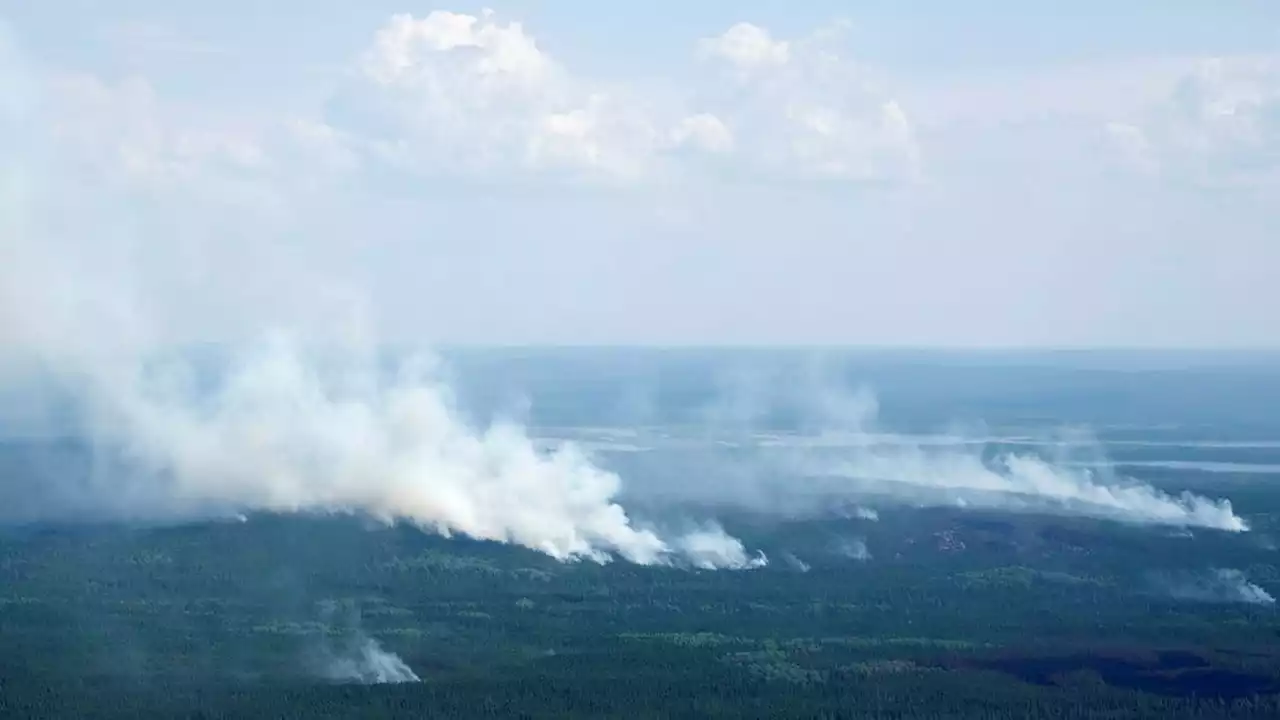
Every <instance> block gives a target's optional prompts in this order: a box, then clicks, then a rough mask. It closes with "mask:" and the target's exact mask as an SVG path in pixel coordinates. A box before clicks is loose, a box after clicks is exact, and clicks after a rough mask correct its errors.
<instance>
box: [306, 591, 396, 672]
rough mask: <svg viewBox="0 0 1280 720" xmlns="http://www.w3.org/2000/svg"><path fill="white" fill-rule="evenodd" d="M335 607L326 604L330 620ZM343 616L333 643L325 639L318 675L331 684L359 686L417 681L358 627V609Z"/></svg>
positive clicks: (349, 608)
mask: <svg viewBox="0 0 1280 720" xmlns="http://www.w3.org/2000/svg"><path fill="white" fill-rule="evenodd" d="M337 610H338V606H337V604H335V603H327V604H326V606H325V607H324V615H325V617H326V619H327V620H330V621H332V620H333V616H334V614H335V613H336V612H337ZM346 610H347V613H346V615H347V617H346V618H345V620H344V622H343V623H342V624H341V626H340V627H339V628H338V629H339V639H338V640H337V642H336V646H335V643H334V642H333V641H331V640H330V639H328V638H327V637H326V639H325V642H324V645H323V647H322V648H321V651H320V657H319V658H318V660H319V663H320V668H319V671H320V674H321V675H323V676H324V677H325V678H327V679H329V680H333V681H335V682H355V683H360V684H362V685H376V684H382V683H406V682H421V678H419V677H418V675H417V674H416V673H414V672H413V670H412V669H411V668H410V667H409V666H408V665H407V664H406V663H405V662H404V661H403V660H401V659H400V657H399V656H398V655H396V654H395V653H390V652H387V651H386V650H383V649H382V646H381V645H380V644H379V643H378V641H377V640H375V639H373V638H371V637H369V636H368V635H366V634H365V632H364V630H363V629H361V627H360V616H359V609H358V608H357V607H354V606H349V607H347V608H346Z"/></svg>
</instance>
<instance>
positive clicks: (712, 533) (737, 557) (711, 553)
mask: <svg viewBox="0 0 1280 720" xmlns="http://www.w3.org/2000/svg"><path fill="white" fill-rule="evenodd" d="M677 547H678V549H679V550H680V552H681V553H682V554H683V555H684V557H685V558H687V559H688V561H689V562H690V563H692V564H693V566H694V567H696V568H700V569H703V570H714V569H717V568H731V569H735V570H745V569H751V568H759V567H764V566H765V565H767V564H768V559H767V558H766V557H765V555H764V553H758V554H757V555H756V556H755V557H749V556H748V555H747V551H746V548H745V547H743V545H742V542H741V541H739V540H738V539H736V538H734V537H731V536H729V535H727V534H726V533H725V531H724V529H723V528H721V527H720V526H719V525H716V524H714V523H709V524H707V525H706V526H704V527H703V528H701V529H699V530H695V531H694V532H691V533H689V534H687V535H685V536H684V537H682V538H680V539H679V541H678V546H677Z"/></svg>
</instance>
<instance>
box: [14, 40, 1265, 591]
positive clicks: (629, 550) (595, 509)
mask: <svg viewBox="0 0 1280 720" xmlns="http://www.w3.org/2000/svg"><path fill="white" fill-rule="evenodd" d="M0 79H3V82H4V84H3V87H4V88H5V90H6V92H4V93H0V138H2V139H0V143H3V144H2V145H0V151H3V152H2V153H0V155H2V157H0V213H2V215H0V216H2V217H3V218H4V225H3V227H0V251H2V252H0V257H3V262H2V263H0V347H3V348H4V350H5V351H6V353H7V356H6V357H5V358H3V360H4V361H6V362H15V363H16V365H13V366H10V368H12V367H18V366H21V367H22V368H24V372H25V373H26V374H24V375H23V376H22V378H21V379H22V381H23V382H25V381H26V380H27V379H28V378H29V377H30V371H31V369H32V368H36V369H38V370H39V373H40V374H41V375H42V376H44V377H47V378H52V384H53V385H55V386H56V387H58V388H59V390H60V391H61V392H64V393H68V394H70V395H71V396H72V397H73V398H74V403H73V405H74V406H75V408H76V413H75V420H76V423H77V426H76V428H75V429H76V430H77V431H78V432H79V434H80V435H81V436H83V437H85V438H87V440H88V442H89V443H90V445H91V450H92V461H91V462H89V463H87V466H86V468H85V472H84V473H83V475H82V476H81V477H80V478H79V479H78V480H76V481H75V482H72V481H71V480H68V479H66V478H63V477H62V476H61V475H59V476H58V477H55V478H50V477H41V478H40V483H39V484H38V487H37V488H25V487H23V488H14V489H12V492H6V493H5V495H6V498H7V496H9V495H12V496H14V497H22V498H23V499H24V502H25V503H26V505H25V506H24V507H25V508H26V511H27V513H28V515H29V516H32V517H39V516H41V515H42V514H53V513H58V512H60V513H63V514H67V511H68V509H70V511H71V513H70V514H72V515H74V514H76V513H79V512H89V511H90V510H92V511H93V512H97V513H100V514H113V515H115V516H118V517H151V516H167V517H174V516H178V517H182V516H191V515H201V514H206V515H207V514H218V515H224V516H234V515H235V514H237V513H243V512H248V511H274V512H352V513H361V514H365V515H370V516H374V517H377V518H381V519H383V520H386V521H407V522H412V523H415V524H417V525H419V526H421V527H423V528H426V529H429V530H433V531H436V532H440V533H443V534H446V535H448V534H455V533H456V534H462V535H467V536H471V537H475V538H480V539H486V540H494V541H499V542H507V543H514V544H518V545H521V546H524V547H528V548H532V549H534V550H537V551H539V552H543V553H546V554H548V555H550V556H552V557H555V558H560V559H564V560H571V559H588V560H595V561H601V562H603V561H607V560H608V559H610V558H613V557H621V558H624V559H626V560H629V561H632V562H636V563H641V564H684V565H692V566H695V567H699V568H724V567H729V568H750V567H758V566H759V565H762V564H764V562H765V558H764V556H763V555H754V556H753V555H752V554H751V553H749V552H748V551H747V549H746V548H745V547H744V546H743V544H742V543H741V542H740V541H738V540H737V539H736V538H733V537H731V536H729V535H728V534H726V533H725V532H724V531H723V530H722V529H721V528H720V527H719V526H718V525H715V524H708V525H705V526H701V527H699V528H697V529H695V530H694V531H693V532H690V533H686V534H683V535H680V534H676V535H670V534H663V533H659V532H657V531H655V530H653V529H649V528H646V527H644V526H642V525H640V524H638V523H637V522H636V520H635V518H633V517H632V515H631V514H629V513H628V511H627V510H626V509H625V508H624V507H623V505H622V504H621V502H620V499H621V498H622V497H624V496H625V493H626V492H627V491H631V490H633V488H632V487H630V486H628V487H626V488H624V487H623V485H622V481H621V479H620V477H619V475H618V474H615V473H614V472H610V471H608V470H605V469H603V468H602V467H601V466H599V465H598V464H596V463H594V462H593V461H592V459H591V458H590V457H589V456H588V455H587V454H586V453H585V452H584V451H583V450H581V449H580V448H579V447H577V446H576V445H574V444H572V443H555V444H553V445H552V446H551V447H541V446H539V445H538V444H537V443H535V442H534V441H533V440H531V439H530V437H529V435H528V433H527V432H526V431H525V429H524V428H523V427H521V426H520V425H519V424H517V423H513V422H497V423H492V424H488V425H477V424H474V423H471V422H467V421H465V419H464V418H463V416H462V414H461V413H460V411H459V408H458V406H457V404H456V403H455V401H454V400H453V398H452V395H451V393H450V392H449V388H448V386H447V384H445V383H444V382H443V381H442V380H441V379H440V377H439V376H438V374H437V373H436V366H435V365H434V364H433V363H431V362H430V361H429V360H424V359H422V358H421V357H420V358H418V359H408V360H404V359H403V358H402V362H400V363H398V364H397V366H395V367H393V368H390V369H389V368H388V367H386V365H385V363H384V362H383V359H382V358H381V357H380V353H379V348H380V345H379V342H378V339H377V338H378V333H377V328H376V327H375V325H376V323H375V322H374V321H373V320H371V318H372V317H375V316H376V315H377V313H376V312H372V311H371V309H370V308H369V307H368V306H369V304H370V303H371V302H372V301H371V300H370V293H367V292H365V290H366V289H367V288H368V287H369V286H370V285H371V284H372V283H373V281H372V280H370V279H364V280H362V279H361V278H360V277H359V276H358V274H356V273H354V272H353V271H350V270H348V268H350V267H352V266H354V265H358V263H355V262H354V261H353V258H352V257H351V256H350V255H348V254H344V253H346V252H348V250H347V249H337V250H335V249H332V248H330V249H327V250H326V249H325V248H321V247H318V246H314V245H311V244H308V243H307V242H306V239H305V237H303V238H302V239H301V240H300V239H298V233H293V234H290V233H288V232H284V231H282V230H279V229H278V228H279V225H280V224H281V223H280V221H279V218H278V215H272V218H271V221H270V222H266V221H264V222H261V223H257V222H251V221H250V220H252V219H247V220H246V221H245V222H244V223H243V224H237V223H235V222H229V223H228V225H227V226H226V227H219V228H215V229H209V228H193V227H191V226H190V224H189V223H186V222H184V220H183V218H184V217H185V213H184V212H183V210H184V208H185V205H184V204H183V203H185V202H189V201H187V200H184V201H182V202H177V201H174V200H172V198H170V197H169V196H167V195H163V194H157V195H147V196H141V197H140V196H138V195H137V194H136V193H130V192H128V191H127V190H122V189H120V188H118V187H116V186H112V185H104V184H102V183H98V182H93V181H89V180H86V178H85V177H84V176H83V175H82V174H79V173H78V171H77V170H76V169H75V168H76V165H75V163H69V162H67V161H66V158H65V157H63V156H62V155H61V154H60V153H59V151H58V146H57V144H56V143H55V142H53V137H52V136H51V135H50V134H49V132H48V129H49V128H50V127H55V126H56V123H53V122H50V121H49V119H48V118H45V117H42V114H41V111H42V99H41V98H40V97H39V93H38V92H36V90H35V88H34V83H31V82H29V79H30V76H29V74H27V73H26V72H25V71H24V70H23V68H22V67H21V58H20V57H19V56H18V54H17V53H16V51H15V50H14V47H13V45H12V43H10V42H6V41H5V40H4V39H3V36H0ZM146 169H148V170H152V168H146ZM162 169H163V168H162ZM140 203H141V204H145V207H144V208H143V211H142V212H134V211H133V209H134V208H137V207H138V206H139V205H140ZM163 203H171V204H172V205H173V207H168V206H167V205H166V208H167V212H168V213H169V214H167V215H166V214H165V213H164V212H161V211H160V209H158V205H159V204H163ZM205 209H206V212H204V213H201V214H200V216H201V217H210V216H214V215H215V214H214V213H209V212H207V210H208V208H205ZM308 209H310V208H308ZM275 210H277V211H278V210H279V209H278V208H276V209H275ZM152 211H155V213H153V212H152ZM244 212H248V211H244ZM152 214H158V215H159V216H161V217H164V218H166V221H167V223H168V224H166V225H165V229H166V233H167V234H157V233H156V232H155V228H153V227H152V228H147V227H143V226H144V225H146V224H147V223H145V222H143V221H142V220H141V219H140V216H148V217H149V216H150V215H152ZM300 258H306V262H300V261H299V259H300ZM441 311H442V312H447V311H448V309H441ZM282 328H283V329H284V330H281V329H282ZM227 338H230V339H231V340H232V341H233V342H232V343H231V346H232V347H234V348H235V350H234V351H232V353H231V355H232V357H231V359H230V360H229V361H228V362H227V363H225V364H223V365H222V367H220V368H219V369H218V370H217V371H215V372H210V370H209V368H207V367H205V366H203V365H202V364H201V363H199V362H197V361H195V360H193V359H192V357H191V356H190V355H189V354H187V353H183V352H180V351H178V350H177V344H178V339H182V340H187V341H204V340H210V339H218V340H222V339H227ZM321 349H323V352H322V351H321ZM786 387H787V389H788V391H791V390H797V391H798V392H799V394H801V395H804V397H805V398H806V401H807V402H808V403H809V406H808V407H806V408H805V418H806V423H805V425H806V433H807V434H798V435H788V436H781V437H772V438H762V437H759V436H758V434H753V432H752V428H751V427H750V425H751V423H750V422H749V421H750V420H751V416H752V415H753V414H754V413H756V412H758V411H759V407H760V405H761V403H757V402H754V400H753V399H752V397H751V396H749V395H738V396H737V397H738V398H739V399H744V398H745V400H746V401H745V402H738V403H729V404H726V405H720V406H718V412H717V413H713V414H709V415H708V417H707V420H708V423H710V424H714V425H720V426H724V425H728V426H730V427H729V429H730V430H733V431H735V432H737V431H741V433H740V438H739V439H740V440H742V441H743V442H749V443H751V444H752V448H751V449H752V450H753V452H752V453H750V454H749V455H747V456H746V459H745V460H743V461H741V462H739V461H734V462H726V461H723V458H716V459H714V461H713V462H711V463H709V464H706V465H703V466H700V467H698V468H696V470H697V472H690V473H687V474H682V475H681V476H680V477H678V478H676V479H675V481H674V482H672V483H667V484H663V483H654V484H653V487H652V489H651V490H649V491H648V492H650V493H651V494H654V493H656V494H658V495H660V496H661V499H662V500H663V501H665V502H669V503H679V502H683V501H689V500H697V501H708V502H714V503H718V504H724V503H726V502H728V503H739V504H745V505H748V506H750V507H751V508H752V509H755V510H763V511H766V512H794V511H812V510H814V509H817V508H831V507H837V506H838V507H850V506H853V507H864V506H863V505H861V503H864V502H865V503H868V504H869V505H871V506H882V505H884V504H900V505H901V504H907V505H955V506H967V507H981V508H991V509H1002V510H1009V511H1034V512H1061V513H1069V514H1078V515H1085V516H1093V517H1100V518H1109V519H1116V520H1122V521H1127V522H1135V523H1151V524H1163V525H1173V526H1197V527H1208V528H1219V529H1224V530H1232V531H1241V530H1245V529H1247V528H1246V525H1245V523H1244V521H1243V520H1242V519H1241V518H1240V517H1238V516H1236V515H1235V513H1234V512H1233V510H1232V507H1231V504H1230V503H1229V502H1228V501H1225V500H1219V501H1214V500H1211V499H1208V498H1203V497H1199V496H1194V495H1190V494H1185V493H1184V494H1182V495H1170V494H1167V493H1165V492H1162V491H1160V490H1158V489H1156V488H1154V487H1151V486H1150V485H1144V484H1140V483H1137V482H1134V481H1131V480H1126V479H1124V478H1120V477H1117V476H1115V475H1113V474H1111V473H1109V472H1106V471H1098V470H1095V469H1090V468H1083V469H1071V468H1067V467H1065V466H1063V465H1061V464H1059V463H1054V462H1050V461H1049V460H1046V459H1043V458H1041V457H1039V456H1035V455H1021V454H1009V453H1005V454H1001V455H998V456H996V457H994V458H991V457H986V456H984V455H983V453H982V451H981V449H980V448H978V449H974V448H972V447H970V446H930V445H925V444H922V443H920V442H918V441H916V440H913V439H911V438H906V437H901V436H893V435H887V434H884V433H876V432H874V430H875V428H874V420H875V412H874V410H875V407H874V402H872V401H870V399H869V398H867V397H864V396H857V397H853V398H852V399H850V398H849V397H848V396H847V395H846V394H841V393H840V392H829V391H828V389H826V388H817V387H810V388H808V390H806V389H805V388H804V387H800V388H792V387H791V386H790V385H788V386H786ZM764 404H767V403H764ZM744 420H745V422H741V421H744ZM729 481H731V482H729ZM12 482H16V481H14V480H5V483H12ZM28 490H32V491H33V492H28ZM641 492H645V491H641ZM855 512H857V511H855ZM873 513H874V511H871V512H863V513H861V515H862V516H863V517H865V518H866V519H872V516H873Z"/></svg>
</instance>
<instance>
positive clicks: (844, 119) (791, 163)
mask: <svg viewBox="0 0 1280 720" xmlns="http://www.w3.org/2000/svg"><path fill="white" fill-rule="evenodd" d="M841 29H842V27H841V26H839V25H836V26H833V27H829V28H823V29H820V30H819V31H817V32H814V33H813V34H811V35H809V36H808V37H804V38H801V39H799V40H795V41H789V40H778V39H775V38H774V37H773V36H772V35H771V34H770V33H769V31H768V30H767V29H765V28H761V27H757V26H755V25H751V24H749V23H739V24H737V25H734V26H733V27H731V28H729V29H728V30H727V31H725V32H724V33H723V34H722V35H719V36H717V37H712V38H705V39H703V40H702V41H701V43H700V44H699V54H700V55H701V57H702V58H703V59H704V60H705V61H707V62H708V63H710V64H711V65H712V66H713V67H720V68H721V69H722V70H723V72H724V77H723V78H722V79H721V80H720V81H718V82H717V83H716V88H717V89H713V90H708V91H704V92H703V93H701V94H700V95H699V99H700V100H701V101H702V102H704V103H706V106H707V107H708V108H709V109H710V110H711V111H712V112H714V113H715V114H716V115H717V116H718V117H720V118H722V119H724V122H725V123H726V125H727V126H728V128H729V129H730V130H731V131H732V132H733V134H734V136H735V137H737V138H738V139H739V141H740V144H741V146H742V147H744V148H750V151H749V153H748V154H747V155H746V156H745V157H743V158H742V159H743V161H744V162H747V163H749V165H750V166H752V167H753V168H754V169H755V170H756V171H758V172H762V173H764V174H766V176H775V177H776V176H778V175H779V174H780V175H782V176H789V177H797V176H798V177H806V178H825V179H841V180H861V181H868V180H886V179H904V178H913V177H916V176H917V175H918V173H919V172H920V149H919V144H918V142H917V140H916V137H915V131H914V129H913V127H912V123H911V121H910V120H909V118H908V116H907V114H906V112H905V110H904V109H903V107H902V105H901V104H900V103H899V102H898V101H897V100H895V99H894V98H893V97H892V96H890V95H889V94H888V93H887V92H886V91H885V90H884V89H883V88H881V87H880V86H879V85H878V84H877V83H876V82H875V80H874V78H873V76H872V74H871V73H870V72H869V71H868V70H867V69H866V68H864V67H861V66H860V65H859V64H857V63H856V62H854V61H852V60H851V59H850V58H849V57H848V56H847V48H845V47H844V46H843V44H842V43H841V42H840V39H841V32H840V31H841Z"/></svg>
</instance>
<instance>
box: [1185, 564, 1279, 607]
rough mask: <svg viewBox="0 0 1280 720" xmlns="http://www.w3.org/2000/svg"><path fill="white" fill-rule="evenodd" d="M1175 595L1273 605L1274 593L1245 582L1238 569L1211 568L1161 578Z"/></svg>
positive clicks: (1198, 600)
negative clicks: (1194, 573)
mask: <svg viewBox="0 0 1280 720" xmlns="http://www.w3.org/2000/svg"><path fill="white" fill-rule="evenodd" d="M1161 584H1162V585H1164V586H1165V588H1166V590H1167V591H1168V592H1169V594H1170V595H1172V596H1173V597H1175V598H1178V599H1182V600H1193V601H1196V602H1212V603H1246V604H1249V605H1274V604H1275V603H1276V599H1275V597H1274V596H1273V595H1272V594H1271V593H1269V592H1267V591H1266V590H1264V589H1263V588H1261V587H1259V586H1258V585H1256V584H1254V583H1251V582H1249V579H1248V577H1246V576H1245V574H1244V573H1243V572H1242V571H1240V570H1234V569H1231V568H1215V569H1213V570H1211V571H1209V572H1208V573H1205V574H1200V575H1195V576H1182V577H1169V578H1165V579H1163V581H1162V582H1161Z"/></svg>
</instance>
